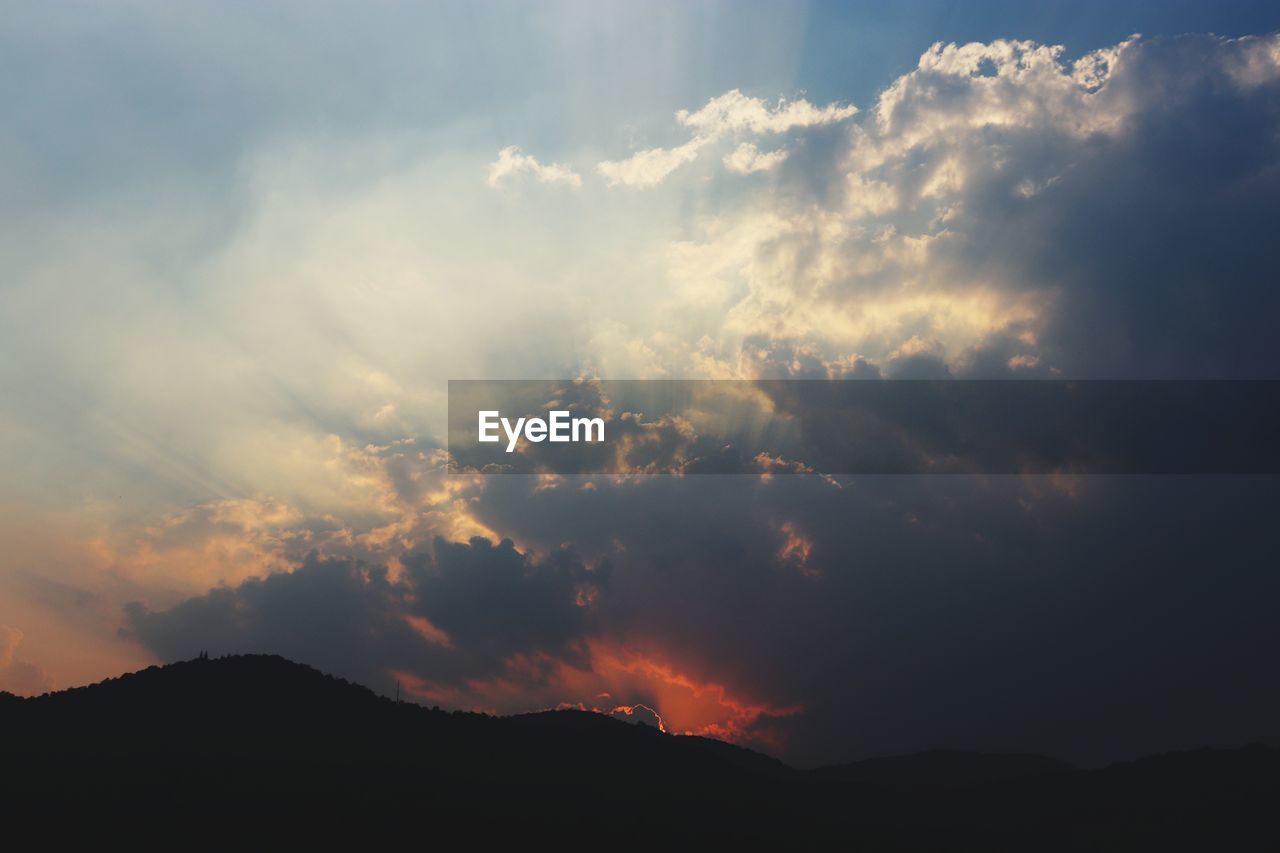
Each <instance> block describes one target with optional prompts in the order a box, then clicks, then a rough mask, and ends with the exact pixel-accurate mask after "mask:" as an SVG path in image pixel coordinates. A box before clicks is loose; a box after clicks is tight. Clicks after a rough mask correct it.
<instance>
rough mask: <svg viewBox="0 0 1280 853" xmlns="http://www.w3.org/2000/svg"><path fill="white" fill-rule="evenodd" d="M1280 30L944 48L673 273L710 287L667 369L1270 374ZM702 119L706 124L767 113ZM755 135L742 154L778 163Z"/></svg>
mask: <svg viewBox="0 0 1280 853" xmlns="http://www.w3.org/2000/svg"><path fill="white" fill-rule="evenodd" d="M1277 44H1280V36H1276V35H1269V36H1258V37H1252V36H1251V37H1245V38H1240V39H1224V38H1219V37H1216V36H1186V37H1179V38H1163V39H1149V40H1147V39H1141V38H1137V37H1133V38H1130V39H1126V40H1125V41H1123V42H1121V43H1119V44H1117V45H1114V46H1111V47H1108V48H1104V49H1101V50H1097V51H1093V52H1091V53H1088V54H1085V55H1084V56H1082V57H1080V58H1078V59H1076V60H1074V61H1070V62H1068V61H1066V60H1064V58H1063V49H1062V48H1061V47H1059V46H1050V45H1041V44H1036V43H1033V42H1027V41H1003V40H1001V41H995V42H992V43H990V44H979V43H973V44H966V45H954V44H949V45H948V44H936V45H934V46H932V47H931V48H930V49H929V50H927V51H925V53H924V54H923V55H922V56H921V57H920V60H919V62H918V64H917V67H916V68H915V69H914V70H912V71H910V72H909V73H907V74H904V75H903V76H901V77H900V78H898V79H897V80H896V81H894V83H893V84H891V85H890V86H889V87H887V88H886V90H885V91H884V92H883V93H882V94H881V95H880V97H879V98H878V100H877V102H876V104H875V107H874V109H873V110H871V111H870V112H869V113H868V114H867V115H866V116H864V117H862V120H861V121H853V122H850V123H849V125H848V129H847V132H841V133H840V134H838V135H830V136H823V135H822V134H821V133H819V132H817V130H811V131H810V132H808V133H805V134H800V135H798V136H797V137H796V138H795V139H794V140H793V141H792V142H791V143H790V144H789V145H788V148H787V149H786V151H787V156H786V158H785V160H783V161H782V162H780V163H778V164H775V165H773V166H772V168H771V173H772V175H773V176H774V177H773V179H772V180H771V182H770V184H769V185H768V187H767V188H766V189H765V191H763V192H762V193H761V194H759V195H758V196H755V197H752V198H751V199H748V200H746V201H745V202H744V203H742V204H738V205H729V206H726V207H724V208H722V209H720V210H718V211H717V212H716V213H714V214H712V215H709V216H707V217H706V218H704V219H703V220H701V221H700V222H699V223H698V227H699V228H700V229H701V230H702V232H703V233H702V237H701V238H700V239H685V240H683V241H681V242H680V243H679V244H678V246H677V247H676V248H677V249H678V251H675V252H673V255H672V257H673V259H674V260H675V261H678V263H673V264H672V267H671V275H672V278H673V279H675V280H676V281H683V280H685V279H686V278H693V279H697V280H698V281H700V282H702V283H703V284H702V285H701V286H699V287H693V286H682V287H681V289H680V291H678V292H677V293H676V294H674V295H673V298H672V301H671V303H670V304H669V313H668V315H667V316H668V317H669V322H671V323H678V324H680V327H681V328H682V329H683V334H684V336H685V339H686V340H689V341H694V340H696V341H698V345H697V348H696V349H693V348H689V349H684V350H680V351H677V352H675V353H673V354H672V356H671V358H672V362H673V363H679V362H681V361H685V362H687V361H688V360H690V359H691V358H696V360H697V361H698V363H700V364H702V365H705V367H704V369H707V370H709V371H710V372H711V373H712V375H739V376H747V377H752V376H758V375H764V374H761V373H758V372H757V365H759V366H760V367H761V368H763V367H764V365H765V363H766V362H763V361H760V362H756V361H752V360H750V359H744V358H742V355H743V353H744V351H745V349H747V348H750V349H753V350H756V351H766V352H767V351H770V350H779V351H801V350H803V351H805V352H806V353H809V354H811V357H812V358H814V359H816V360H817V361H818V362H820V364H821V366H820V367H819V368H818V370H817V372H818V373H825V374H828V375H833V374H836V373H838V372H839V367H838V366H839V365H841V364H844V363H846V362H848V361H849V360H850V359H861V360H864V361H867V362H869V363H871V364H873V365H875V366H876V367H877V368H878V369H880V370H881V372H883V373H886V374H887V375H895V376H946V375H955V376H1002V375H1009V374H1013V373H1017V374H1019V375H1024V376H1025V375H1040V376H1067V377H1164V378H1185V377H1190V376H1201V377H1226V376H1232V377H1243V376H1255V377H1257V376H1266V375H1273V371H1272V369H1271V368H1270V367H1269V366H1268V365H1274V364H1276V363H1277V361H1278V360H1280V359H1278V356H1280V351H1278V350H1277V345H1276V343H1275V337H1274V336H1272V335H1269V334H1267V332H1266V330H1265V329H1264V328H1263V326H1264V325H1265V323H1264V322H1263V321H1262V320H1260V319H1259V318H1261V317H1265V316H1269V315H1270V314H1271V313H1273V312H1274V310H1276V309H1280V296H1278V295H1277V294H1276V291H1275V289H1274V288H1271V287H1269V286H1268V285H1267V284H1266V282H1267V281H1268V280H1269V276H1270V275H1271V272H1270V271H1271V269H1272V268H1273V261H1274V257H1273V253H1272V252H1271V250H1270V249H1269V248H1268V245H1269V238H1268V236H1267V234H1266V233H1265V231H1266V227H1267V226H1266V223H1267V222H1269V221H1271V220H1272V219H1273V218H1274V217H1275V216H1276V215H1277V213H1278V211H1277V201H1276V200H1277V199H1278V198H1280V184H1278V183H1277V175H1280V167H1278V163H1277V157H1276V154H1275V147H1274V145H1273V144H1272V141H1273V140H1274V139H1275V137H1276V135H1277V134H1278V133H1280V111H1278V110H1277V108H1276V103H1277V102H1278V100H1277V97H1276V94H1277V90H1278V89H1280V62H1277V56H1278V55H1280V54H1278V52H1277ZM1191 69H1194V71H1192V70H1191ZM700 113H705V115H702V117H701V118H699V120H698V122H697V124H698V126H699V128H700V132H711V131H709V130H706V129H707V128H716V127H722V126H725V127H748V126H755V127H763V126H767V123H764V122H762V121H760V120H759V117H758V114H757V121H756V122H755V123H754V124H753V122H752V121H751V120H748V119H745V118H733V116H737V115H739V111H738V110H737V109H730V108H726V109H714V110H712V109H709V110H707V111H700ZM828 114H829V113H828ZM726 116H729V117H726ZM1190 129H1194V131H1191V130H1190ZM749 145H750V143H746V142H744V143H741V145H740V147H739V148H738V149H737V151H735V152H734V153H733V154H731V155H730V156H729V157H728V158H726V160H725V162H726V165H729V166H733V165H734V164H737V165H739V166H741V167H742V168H743V169H749V168H751V167H752V166H753V164H755V163H756V162H757V160H756V159H755V158H757V157H759V156H766V155H758V154H757V152H756V151H755V149H754V148H750V147H744V146H749ZM739 153H741V156H740V157H739ZM711 284H714V289H711V287H710V285H711ZM908 350H912V351H910V352H909V351H908Z"/></svg>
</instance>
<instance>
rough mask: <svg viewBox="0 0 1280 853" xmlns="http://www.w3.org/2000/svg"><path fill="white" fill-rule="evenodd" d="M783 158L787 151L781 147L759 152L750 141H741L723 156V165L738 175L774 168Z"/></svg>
mask: <svg viewBox="0 0 1280 853" xmlns="http://www.w3.org/2000/svg"><path fill="white" fill-rule="evenodd" d="M785 159H787V152H786V151H785V150H783V149H779V150H777V151H769V152H761V151H760V150H759V149H757V148H756V147H755V145H753V144H751V143H750V142H743V143H742V144H740V145H739V146H738V147H737V148H735V149H733V152H732V153H730V154H726V155H725V156H724V167H725V168H726V169H728V170H729V171H730V172H737V173H738V174H739V175H750V174H753V173H755V172H767V171H769V170H770V169H774V168H776V167H777V166H778V165H779V164H781V163H782V161H783V160H785Z"/></svg>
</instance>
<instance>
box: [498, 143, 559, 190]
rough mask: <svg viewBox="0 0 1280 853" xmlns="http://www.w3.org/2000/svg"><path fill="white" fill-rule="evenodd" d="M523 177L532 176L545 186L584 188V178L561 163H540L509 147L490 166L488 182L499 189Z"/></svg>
mask: <svg viewBox="0 0 1280 853" xmlns="http://www.w3.org/2000/svg"><path fill="white" fill-rule="evenodd" d="M521 175H530V176H532V177H534V178H536V179H537V180H538V181H539V182H541V183H544V184H565V185H567V186H571V187H575V188H576V187H580V186H582V176H581V175H579V174H578V173H576V172H574V171H573V170H572V169H570V168H569V167H568V166H565V165H563V164H560V163H547V164H543V163H539V162H538V159H537V158H536V157H534V156H533V155H532V154H525V153H523V152H522V151H521V150H520V148H519V147H517V146H515V145H508V146H507V147H506V148H503V149H502V150H501V151H499V152H498V159H497V160H494V161H493V162H492V163H490V164H489V175H488V177H487V179H486V182H487V183H488V184H489V186H491V187H493V188H494V189H497V188H498V187H500V186H502V185H503V183H505V182H506V181H509V180H512V179H514V178H517V177H519V176H521Z"/></svg>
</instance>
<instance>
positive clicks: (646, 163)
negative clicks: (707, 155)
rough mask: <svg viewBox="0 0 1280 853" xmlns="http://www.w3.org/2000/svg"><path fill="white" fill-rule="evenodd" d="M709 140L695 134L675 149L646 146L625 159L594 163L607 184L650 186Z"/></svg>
mask: <svg viewBox="0 0 1280 853" xmlns="http://www.w3.org/2000/svg"><path fill="white" fill-rule="evenodd" d="M709 142H711V139H709V138H707V137H705V136H695V137H694V138H693V139H691V140H689V141H688V142H686V143H685V144H684V145H681V146H678V147H676V148H650V149H648V150H647V151H641V152H639V153H637V154H633V155H632V156H630V157H628V158H627V159H626V160H605V161H604V162H601V163H598V164H597V165H596V171H597V172H599V173H600V174H601V175H603V176H604V178H605V180H606V181H608V182H609V186H625V187H639V188H644V187H651V186H654V185H656V184H660V183H662V181H663V179H664V178H666V177H667V175H670V174H671V173H672V172H674V171H675V170H676V169H678V168H680V167H681V166H683V165H684V164H685V163H688V162H691V161H692V160H694V159H695V158H696V157H697V156H698V151H699V150H700V149H701V148H702V147H703V146H704V145H706V144H707V143H709Z"/></svg>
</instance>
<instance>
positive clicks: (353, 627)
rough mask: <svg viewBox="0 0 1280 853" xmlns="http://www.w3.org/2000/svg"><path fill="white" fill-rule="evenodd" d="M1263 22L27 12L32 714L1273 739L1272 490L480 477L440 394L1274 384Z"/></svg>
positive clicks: (1275, 61)
mask: <svg viewBox="0 0 1280 853" xmlns="http://www.w3.org/2000/svg"><path fill="white" fill-rule="evenodd" d="M1278 29H1280V10H1278V9H1276V8H1275V7H1274V4H1265V3H1256V4H1253V3H1218V4H1209V3H1178V2H1167V3H1155V2H1128V3H1124V2H1110V3H1094V2H1072V3H1065V2H1062V3H1057V2H1052V3H1026V2H1020V3H982V2H973V3H941V2H917V3H902V4H877V5H872V4H835V3H815V4H801V3H786V4H781V3H751V2H738V3H708V2H693V3H643V4H641V3H627V4H623V3H549V2H547V3H530V4H515V3H441V4H392V3H373V4H359V5H357V4H354V3H337V2H329V3H281V2H266V3H253V4H248V3H245V4H227V3H201V2H192V3H184V4H181V5H176V6H175V5H173V4H161V3H154V2H147V3H142V2H110V3H97V2H94V3H77V2H67V3H61V4H30V3H8V2H5V3H3V14H2V15H0V86H3V90H4V94H3V100H4V103H5V105H6V107H5V110H4V111H3V113H2V114H0V188H2V190H3V191H2V192H0V217H2V218H3V222H4V227H3V228H2V229H0V689H5V690H10V691H12V692H17V693H22V694H32V693H39V692H42V691H44V690H48V689H56V688H63V687H67V686H72V685H77V684H84V683H88V682H91V681H96V680H99V679H101V678H104V677H108V676H113V675H117V674H119V673H120V672H123V671H126V670H129V669H134V668H138V667H142V666H146V665H149V664H151V663H156V662H162V661H166V660H173V659H178V658H183V657H190V656H194V655H195V654H196V653H197V652H198V651H199V650H204V649H208V650H209V651H210V652H211V653H213V654H215V655H216V654H223V653H232V652H246V651H261V652H276V653H280V654H285V655H287V656H289V657H292V658H294V659H296V660H300V661H302V662H305V663H309V664H312V665H314V666H317V667H319V668H321V669H324V670H326V671H329V672H333V673H335V674H338V675H341V676H344V677H347V678H351V679H353V680H356V681H359V682H361V683H364V684H367V685H368V686H370V687H372V688H374V689H376V690H379V691H381V692H386V693H390V692H394V690H395V684H396V682H397V681H399V682H401V683H402V684H403V685H404V690H405V692H406V695H408V696H410V697H411V698H413V699H415V700H416V701H421V702H423V703H426V704H439V705H441V706H445V707H458V708H475V709H480V710H487V711H493V712H499V713H512V712H519V711H528V710H536V709H541V708H552V707H559V706H572V707H586V708H598V709H600V710H603V711H606V712H608V711H612V710H614V709H615V708H630V707H633V706H638V705H641V704H642V705H644V706H645V707H647V708H651V709H653V710H654V711H656V713H657V714H658V715H659V716H660V717H661V718H662V721H663V725H664V726H665V727H666V728H667V729H668V730H669V731H673V732H693V733H698V734H706V735H710V736H715V737H722V738H725V739H728V740H731V741H734V742H737V743H741V744H744V745H747V746H751V747H754V748H758V749H763V750H765V751H768V752H770V753H772V754H775V755H779V756H781V757H783V758H784V759H786V760H788V761H792V762H795V763H797V764H800V765H805V766H810V765H816V764H822V763H831V762H835V761H844V760H851V759H855V758H860V757H866V756H870V755H878V754H888V753H894V752H904V751H911V750H918V749H925V748H932V747H953V748H974V749H993V750H1016V751H1027V752H1041V753H1046V754H1050V755H1055V756H1059V757H1063V758H1067V759H1069V760H1074V761H1080V762H1085V763H1089V762H1094V763H1096V762H1102V761H1108V760H1115V759H1118V758H1125V757H1131V756H1134V755H1138V754H1141V753H1144V752H1151V751H1158V750H1163V749H1170V748H1180V747H1193V746H1202V745H1223V746H1233V745H1238V744H1241V743H1246V742H1250V741H1269V742H1273V743H1274V742H1277V741H1280V731H1277V725H1278V723H1277V721H1280V688H1277V687H1276V686H1275V682H1274V678H1272V677H1270V675H1271V673H1270V670H1271V669H1272V663H1273V662H1274V660H1275V657H1276V654H1277V652H1280V629H1277V627H1276V625H1275V623H1274V620H1273V619H1272V618H1271V612H1270V611H1271V608H1270V606H1269V604H1270V603H1271V602H1274V601H1275V600H1276V598H1275V596H1276V593H1277V592H1280V588H1278V587H1280V581H1278V579H1277V576H1276V572H1275V564H1276V559H1275V544H1274V535H1272V534H1271V532H1270V530H1269V527H1271V526H1273V525H1272V524H1271V519H1272V517H1273V516H1274V512H1275V509H1276V507H1277V497H1278V494H1277V490H1278V488H1280V487H1278V486H1277V484H1276V483H1275V482H1274V478H1268V477H1230V478H1225V477H1219V478H1210V477H1183V478H1170V477H1080V476H1077V477H1064V476H1048V475H1046V476H1024V477H981V476H948V477H920V476H902V477H822V476H813V477H785V478H784V477H740V476H702V477H689V478H668V477H659V478H653V477H626V476H619V477H596V478H586V479H583V478H555V477H542V478H523V477H511V478H493V477H482V476H448V475H446V473H445V462H446V453H445V450H444V443H445V430H446V411H445V402H446V392H447V381H448V380H449V379H481V378H488V379H516V378H538V379H556V378H565V379H568V378H576V377H600V378H609V379H618V378H643V379H653V378H718V379H756V378H806V379H811V378H825V379H846V378H867V377H884V378H1007V377H1018V378H1072V379H1093V378H1114V379H1184V378H1196V379H1206V378H1207V379H1240V378H1267V379H1274V378H1280V377H1277V375H1276V365H1277V364H1278V363H1280V361H1278V359H1277V357H1278V356H1280V342H1278V341H1280V339H1278V338H1277V337H1276V335H1275V333H1274V322H1275V321H1274V318H1275V317H1276V316H1277V315H1278V311H1277V309H1280V292H1278V291H1277V290H1276V288H1275V286H1274V285H1275V272H1274V271H1275V269H1276V265H1277V260H1280V257H1278V256H1277V250H1276V248H1275V241H1274V237H1273V231H1274V224H1273V223H1274V222H1276V221H1277V215H1278V214H1280V209H1278V208H1280V36H1278V35H1277V30H1278Z"/></svg>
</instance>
